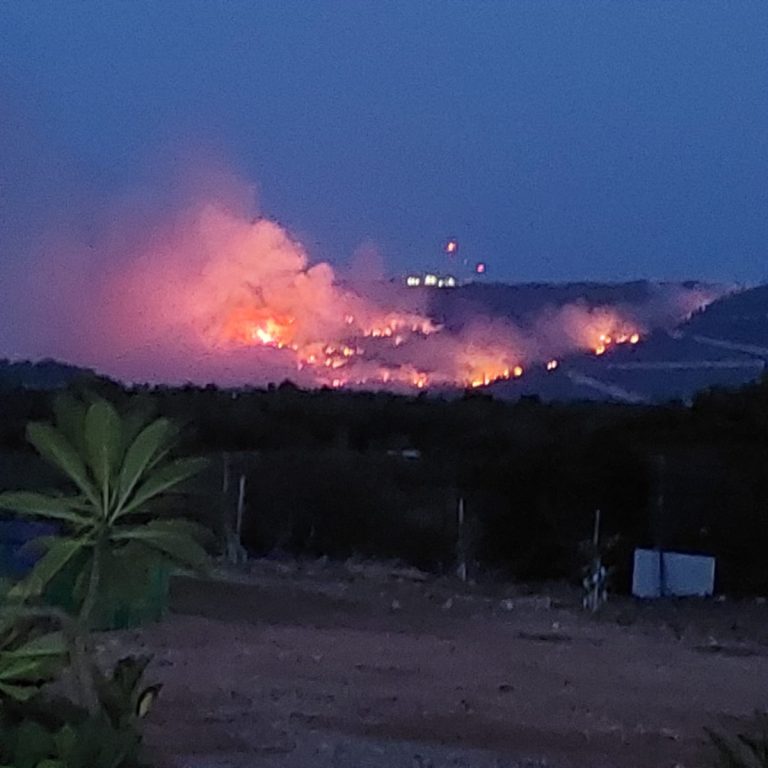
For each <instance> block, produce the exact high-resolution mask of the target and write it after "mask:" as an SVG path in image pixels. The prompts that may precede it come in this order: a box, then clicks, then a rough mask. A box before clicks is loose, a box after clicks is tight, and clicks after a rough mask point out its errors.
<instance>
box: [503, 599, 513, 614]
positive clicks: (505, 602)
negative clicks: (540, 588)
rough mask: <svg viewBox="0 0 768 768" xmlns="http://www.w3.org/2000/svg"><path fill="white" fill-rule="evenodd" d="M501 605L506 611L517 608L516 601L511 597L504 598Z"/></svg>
mask: <svg viewBox="0 0 768 768" xmlns="http://www.w3.org/2000/svg"><path fill="white" fill-rule="evenodd" d="M501 607H502V608H503V609H504V610H505V611H513V610H514V609H515V601H514V600H511V599H510V598H507V599H506V600H502V601H501Z"/></svg>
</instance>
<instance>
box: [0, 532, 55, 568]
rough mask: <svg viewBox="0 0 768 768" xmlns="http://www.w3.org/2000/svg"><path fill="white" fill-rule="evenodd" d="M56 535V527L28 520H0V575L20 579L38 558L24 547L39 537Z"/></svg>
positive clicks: (30, 549) (36, 553) (30, 548)
mask: <svg viewBox="0 0 768 768" xmlns="http://www.w3.org/2000/svg"><path fill="white" fill-rule="evenodd" d="M55 533H56V526H54V525H50V524H48V523H36V522H31V521H28V520H0V575H1V576H12V577H20V576H24V575H25V574H26V573H28V572H29V571H30V570H31V568H32V567H33V566H34V564H35V563H36V562H37V560H38V559H39V557H40V553H38V552H35V551H34V548H33V547H28V546H26V545H27V544H29V542H31V541H33V540H34V539H37V538H39V537H40V536H51V535H53V534H55Z"/></svg>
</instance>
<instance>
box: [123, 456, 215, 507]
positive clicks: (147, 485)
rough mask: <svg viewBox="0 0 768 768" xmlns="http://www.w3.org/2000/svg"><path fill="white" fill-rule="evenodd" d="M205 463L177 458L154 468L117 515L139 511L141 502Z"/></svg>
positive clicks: (170, 487)
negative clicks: (158, 467)
mask: <svg viewBox="0 0 768 768" xmlns="http://www.w3.org/2000/svg"><path fill="white" fill-rule="evenodd" d="M206 465H207V461H206V460H205V459H177V460H176V461H173V462H170V463H169V464H166V465H165V466H164V467H161V468H160V469H157V470H155V471H154V472H153V473H152V474H151V475H150V476H149V477H148V478H147V479H146V480H145V481H144V482H143V483H142V484H141V485H140V486H139V487H138V488H137V490H136V492H135V494H134V496H133V498H132V499H131V500H130V501H129V502H128V503H127V504H126V505H125V506H124V507H123V508H122V510H121V511H120V515H119V516H123V515H128V514H131V513H133V512H138V511H140V510H141V507H142V505H143V504H146V503H147V502H148V501H150V500H151V499H153V498H155V497H156V496H159V495H160V494H162V493H167V492H168V491H170V490H172V489H173V488H176V487H177V486H178V485H180V484H181V483H183V482H184V481H185V480H188V479H189V478H190V477H193V476H194V475H196V474H198V472H201V471H202V470H203V469H204V468H205V466H206Z"/></svg>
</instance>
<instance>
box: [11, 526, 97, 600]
mask: <svg viewBox="0 0 768 768" xmlns="http://www.w3.org/2000/svg"><path fill="white" fill-rule="evenodd" d="M86 546H88V539H87V538H86V537H79V538H69V539H59V540H58V541H57V542H55V543H54V544H52V545H51V547H50V548H49V549H48V551H47V552H46V553H45V554H44V555H43V556H42V557H41V558H40V560H38V561H37V563H35V566H34V567H33V568H32V571H31V572H30V573H29V575H28V576H27V578H26V579H24V581H23V582H21V583H20V585H19V586H20V587H21V590H22V592H23V594H25V595H28V596H33V595H40V594H42V592H43V591H44V590H45V588H46V587H47V586H48V584H50V582H51V580H52V579H54V578H55V577H56V576H57V575H58V574H59V573H60V572H61V570H62V569H63V568H65V567H66V565H67V564H68V563H69V562H71V560H72V559H73V558H74V557H76V556H77V555H78V554H79V553H80V552H82V551H83V549H84V548H85V547H86Z"/></svg>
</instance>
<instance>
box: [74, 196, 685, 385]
mask: <svg viewBox="0 0 768 768" xmlns="http://www.w3.org/2000/svg"><path fill="white" fill-rule="evenodd" d="M123 264H124V267H123V269H122V271H121V272H119V273H118V274H116V275H115V276H114V278H113V279H112V282H111V283H109V284H108V285H107V289H106V290H105V292H104V296H103V303H104V305H106V306H109V308H110V310H109V312H110V314H109V315H107V316H106V322H105V323H104V324H103V326H102V328H100V329H97V330H100V332H101V336H94V339H93V341H91V342H90V343H89V347H88V350H89V356H88V358H87V359H83V362H85V363H87V364H89V365H95V366H98V367H99V368H100V369H101V370H105V371H107V372H110V373H112V374H113V375H117V376H120V377H123V378H125V379H128V380H133V381H191V382H201V383H205V382H208V381H213V382H216V383H218V384H221V385H225V386H242V385H256V386H258V385H263V384H266V383H268V382H278V381H282V380H284V379H291V380H293V381H294V382H295V383H296V384H297V385H299V386H308V387H312V386H328V387H333V388H355V389H389V390H400V391H418V390H423V389H443V388H453V387H461V388H481V387H484V386H487V385H489V384H492V383H493V382H497V381H503V380H510V381H512V380H515V379H519V378H521V377H522V378H525V377H526V376H528V375H529V374H530V373H531V372H537V371H538V372H541V373H549V374H552V373H553V372H555V371H557V370H558V368H559V367H560V366H561V365H562V361H563V360H565V359H567V358H568V357H570V356H573V355H575V354H591V355H597V356H603V355H607V354H609V353H610V352H611V351H613V350H615V349H616V348H618V347H622V346H634V345H637V344H639V343H640V341H641V339H642V338H643V337H644V336H645V334H646V333H647V332H649V331H651V330H653V328H655V327H658V326H657V325H655V324H654V320H653V318H652V317H650V316H644V315H643V314H642V312H638V311H636V309H637V308H635V307H631V306H627V307H620V306H602V305H599V306H595V305H594V304H587V303H586V302H584V301H574V302H572V303H569V304H564V305H559V306H550V307H548V308H546V309H539V310H536V311H535V313H534V314H533V315H532V316H530V317H526V318H524V319H521V320H520V321H519V322H517V323H516V322H514V321H513V320H511V319H510V318H506V317H498V316H491V317H488V316H484V315H481V314H479V313H476V312H474V311H468V312H467V313H466V314H465V315H463V316H462V317H460V318H458V319H457V318H455V317H451V318H449V321H447V322H441V321H438V320H437V319H436V318H435V317H433V316H432V315H431V312H430V309H429V305H428V304H427V303H426V302H427V301H428V300H429V297H428V296H427V293H428V291H419V292H415V291H412V290H409V289H406V288H405V287H404V288H403V290H402V291H399V292H398V291H397V290H395V289H394V288H393V287H392V286H391V285H389V287H388V288H387V289H386V290H384V289H383V288H382V289H377V288H376V286H375V285H374V284H365V285H350V284H348V283H347V282H343V281H341V280H340V279H339V278H338V276H337V275H336V273H335V270H334V269H333V268H332V267H331V265H330V264H328V263H315V264H312V263H310V260H309V257H308V255H307V253H306V251H305V250H304V248H303V247H302V245H301V244H300V243H298V242H297V241H296V240H295V239H293V238H292V237H291V236H290V235H289V233H288V232H287V231H286V230H285V229H284V228H283V227H281V226H280V225H278V224H277V223H275V222H273V221H270V220H268V219H264V218H257V219H255V220H254V219H252V218H250V217H248V216H246V215H241V214H239V213H234V212H233V211H232V210H230V209H229V208H227V207H226V206H224V205H218V204H210V203H204V204H201V205H198V206H193V207H191V208H189V209H185V210H184V211H183V212H181V213H180V214H179V215H178V216H177V217H176V218H175V219H174V220H173V221H172V222H171V223H170V224H169V226H168V227H167V229H162V230H155V231H153V234H152V240H151V242H149V243H147V244H145V245H144V247H143V249H142V250H139V249H137V250H136V252H135V255H134V254H131V258H130V259H128V258H126V259H124V260H123ZM689 298H690V297H689ZM662 303H663V307H662V309H663V310H664V311H665V312H668V313H672V314H673V313H674V312H673V310H671V309H670V307H672V306H673V305H672V302H671V301H670V300H668V299H667V298H666V297H663V298H662V299H660V306H661V304H662ZM654 311H656V310H654ZM674 311H675V312H676V311H677V309H675V310H674ZM83 357H84V356H81V358H83Z"/></svg>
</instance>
